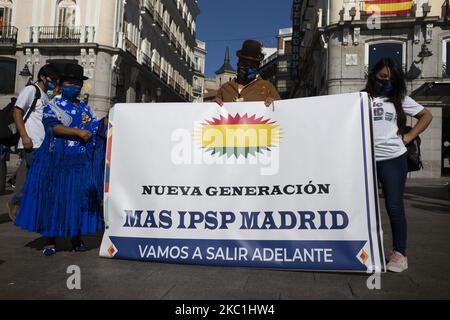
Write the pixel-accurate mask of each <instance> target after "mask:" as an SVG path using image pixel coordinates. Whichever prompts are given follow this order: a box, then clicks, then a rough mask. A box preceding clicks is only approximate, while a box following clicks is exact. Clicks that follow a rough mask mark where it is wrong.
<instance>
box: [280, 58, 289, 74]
mask: <svg viewBox="0 0 450 320" xmlns="http://www.w3.org/2000/svg"><path fill="white" fill-rule="evenodd" d="M278 71H279V72H288V62H287V60H280V61H278Z"/></svg>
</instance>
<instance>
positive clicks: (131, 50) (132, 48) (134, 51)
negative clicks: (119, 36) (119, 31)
mask: <svg viewBox="0 0 450 320" xmlns="http://www.w3.org/2000/svg"><path fill="white" fill-rule="evenodd" d="M125 48H126V50H127V51H128V52H129V53H131V54H132V55H133V56H135V57H136V55H137V46H136V45H135V44H134V43H133V42H131V40H130V39H128V38H126V39H125Z"/></svg>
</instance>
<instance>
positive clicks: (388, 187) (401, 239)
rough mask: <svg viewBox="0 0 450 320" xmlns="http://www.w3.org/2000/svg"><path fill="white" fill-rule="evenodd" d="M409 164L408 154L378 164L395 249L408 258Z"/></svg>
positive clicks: (379, 178) (378, 173)
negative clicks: (405, 202) (407, 183)
mask: <svg viewBox="0 0 450 320" xmlns="http://www.w3.org/2000/svg"><path fill="white" fill-rule="evenodd" d="M407 174H408V162H407V159H406V153H405V154H404V155H402V156H400V157H398V158H395V159H391V160H386V161H379V162H377V175H378V180H379V182H380V183H381V187H382V190H383V195H384V200H385V203H386V210H387V213H388V215H389V219H390V221H391V228H392V239H393V249H394V250H395V251H398V252H400V253H401V254H403V255H404V256H406V238H407V226H406V216H405V206H404V203H403V194H404V192H405V183H406V176H407Z"/></svg>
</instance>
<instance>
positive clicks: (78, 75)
mask: <svg viewBox="0 0 450 320" xmlns="http://www.w3.org/2000/svg"><path fill="white" fill-rule="evenodd" d="M88 79H89V78H88V77H85V76H84V69H83V67H82V66H80V65H79V64H75V63H67V64H66V65H65V66H64V71H63V73H62V75H61V80H88Z"/></svg>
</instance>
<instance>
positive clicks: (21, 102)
mask: <svg viewBox="0 0 450 320" xmlns="http://www.w3.org/2000/svg"><path fill="white" fill-rule="evenodd" d="M38 88H39V86H38ZM39 90H41V88H39ZM35 95H36V88H35V87H34V86H27V87H25V88H24V89H23V90H22V91H21V92H20V94H19V97H18V98H17V101H16V107H19V108H20V109H22V110H23V114H24V115H23V117H24V119H25V115H26V114H27V112H28V109H29V108H30V107H31V105H32V104H33V101H34V97H35ZM48 102H49V99H48V96H47V94H46V93H45V92H44V91H42V90H41V99H39V100H38V101H37V103H36V109H35V110H34V112H32V113H31V115H30V117H29V118H28V120H27V122H26V123H25V130H27V133H28V136H29V137H30V139H31V140H32V141H33V149H37V148H39V147H40V146H41V144H42V142H43V141H44V138H45V129H44V125H43V124H42V117H43V113H44V107H45V106H46V105H47V103H48ZM17 148H18V149H23V143H22V139H20V140H19V143H18V145H17Z"/></svg>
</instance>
